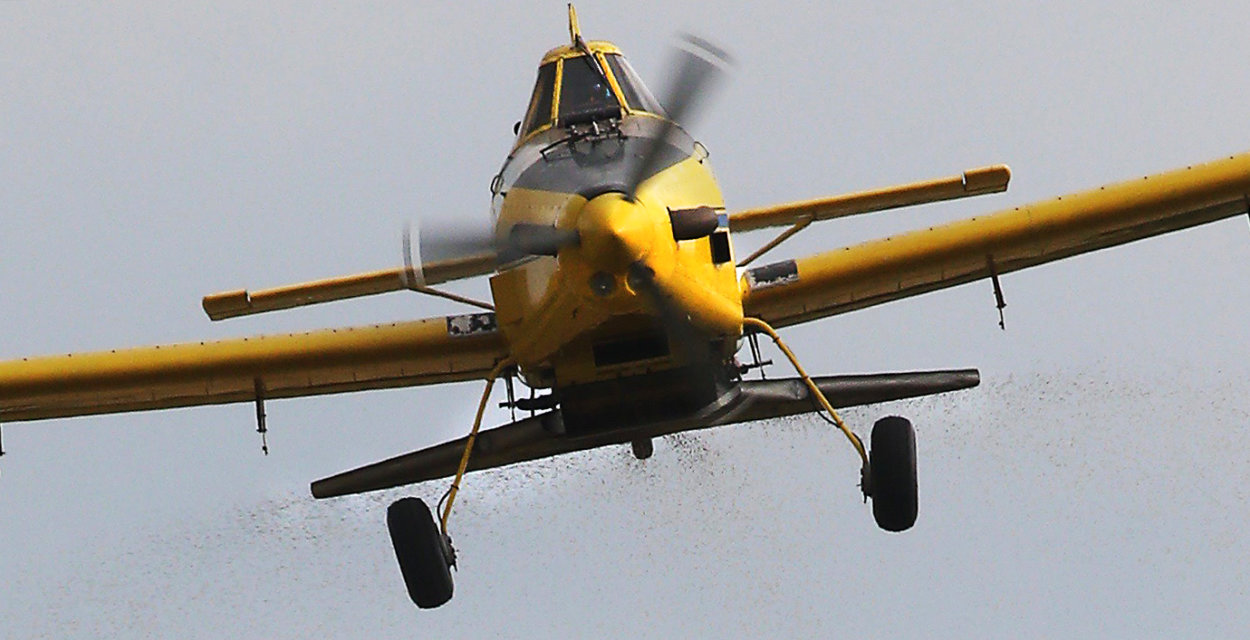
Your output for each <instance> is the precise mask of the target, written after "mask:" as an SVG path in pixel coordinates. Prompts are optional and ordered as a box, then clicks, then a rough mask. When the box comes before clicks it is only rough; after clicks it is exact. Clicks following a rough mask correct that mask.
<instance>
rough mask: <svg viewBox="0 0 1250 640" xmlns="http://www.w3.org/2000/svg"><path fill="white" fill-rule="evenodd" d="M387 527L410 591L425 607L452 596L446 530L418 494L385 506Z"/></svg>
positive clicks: (438, 604) (421, 605)
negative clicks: (444, 537)
mask: <svg viewBox="0 0 1250 640" xmlns="http://www.w3.org/2000/svg"><path fill="white" fill-rule="evenodd" d="M386 527H387V529H390V532H391V544H392V545H394V547H395V558H396V559H397V560H399V571H400V573H402V574H403V576H404V585H405V586H407V587H408V595H409V596H410V597H411V598H412V601H413V602H415V603H416V604H417V606H418V607H421V608H422V609H433V608H434V607H438V606H441V605H442V604H443V603H445V602H447V601H448V600H451V593H452V582H451V560H450V559H449V549H448V548H447V545H446V544H445V543H444V541H443V534H442V532H441V531H439V530H438V525H437V524H436V523H435V522H434V516H433V515H431V514H430V508H429V507H427V506H425V503H424V502H422V501H421V500H420V499H418V498H402V499H400V500H397V501H396V502H395V503H394V504H392V505H391V506H390V508H389V509H387V510H386Z"/></svg>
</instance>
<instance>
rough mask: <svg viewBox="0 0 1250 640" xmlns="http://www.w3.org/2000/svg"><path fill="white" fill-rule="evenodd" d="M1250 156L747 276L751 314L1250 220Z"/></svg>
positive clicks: (888, 292) (800, 308) (786, 314)
mask: <svg viewBox="0 0 1250 640" xmlns="http://www.w3.org/2000/svg"><path fill="white" fill-rule="evenodd" d="M1247 194H1250V153H1247V154H1242V155H1237V156H1230V157H1228V158H1226V159H1223V160H1217V161H1215V162H1210V163H1207V164H1204V165H1195V166H1192V167H1187V168H1185V169H1179V170H1176V171H1171V172H1168V173H1162V174H1157V175H1152V176H1147V177H1144V178H1139V179H1136V180H1130V181H1128V182H1123V183H1119V184H1114V185H1108V186H1104V187H1099V188H1097V189H1092V190H1089V191H1085V192H1081V193H1076V194H1072V195H1067V196H1061V197H1058V198H1054V199H1052V200H1047V201H1043V202H1038V203H1034V204H1032V205H1027V206H1021V207H1016V208H1014V209H1008V210H1005V211H1000V212H998V213H993V214H990V215H987V216H980V217H975V218H969V219H967V220H961V221H958V222H953V223H950V224H946V225H942V226H937V227H931V228H928V229H922V230H919V231H913V232H910V233H904V234H901V235H897V236H892V237H889V238H883V239H880V240H873V241H870V242H864V243H861V244H857V245H852V246H848V247H844V248H841V249H836V250H834V251H829V252H825V253H821V254H817V255H814V256H809V257H806V258H800V259H797V260H786V261H783V262H777V263H773V264H769V265H765V266H762V267H756V268H753V269H747V270H746V271H745V272H744V273H743V274H742V283H741V285H742V291H743V306H744V311H745V314H746V315H748V316H752V317H758V318H762V319H764V320H766V321H767V322H769V323H771V324H773V325H774V326H786V325H792V324H797V323H800V322H806V321H808V320H814V319H817V318H822V317H826V316H831V315H836V314H840V313H846V312H848V311H853V310H855V309H862V308H864V307H869V306H873V305H877V304H881V303H884V302H889V301H891V300H900V299H903V298H908V297H911V296H916V295H920V294H922V293H926V292H929V291H934V290H937V289H943V288H946V287H952V286H955V285H959V284H963V283H966V282H971V281H973V280H978V279H981V278H989V277H995V276H997V275H998V274H1002V273H1007V272H1009V271H1016V270H1019V269H1024V268H1026V267H1031V266H1035V265H1039V264H1043V263H1046V262H1052V261H1054V260H1060V259H1063V258H1067V257H1070V256H1074V255H1078V254H1081V253H1086V252H1089V251H1096V250H1099V249H1105V248H1108V247H1113V246H1116V245H1120V244H1124V243H1127V242H1132V241H1134V240H1140V239H1143V238H1149V237H1152V236H1157V235H1161V234H1164V233H1169V232H1172V231H1178V230H1181V229H1187V228H1189V227H1193V226H1197V225H1201V224H1206V223H1209V222H1214V221H1216V220H1222V219H1224V218H1230V217H1233V216H1240V215H1246V214H1247V213H1248V212H1250V205H1248V200H1247Z"/></svg>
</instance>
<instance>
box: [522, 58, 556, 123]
mask: <svg viewBox="0 0 1250 640" xmlns="http://www.w3.org/2000/svg"><path fill="white" fill-rule="evenodd" d="M555 87H556V63H554V62H548V63H547V64H544V65H543V66H541V67H539V68H538V80H537V82H535V83H534V94H533V95H531V96H530V106H529V111H527V112H526V113H525V121H524V123H523V124H522V125H521V137H522V138H524V137H525V136H528V135H529V134H531V133H533V132H535V131H537V130H538V129H540V128H542V127H543V126H546V125H548V124H550V123H551V98H552V95H553V94H554V93H555Z"/></svg>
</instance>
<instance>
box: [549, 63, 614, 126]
mask: <svg viewBox="0 0 1250 640" xmlns="http://www.w3.org/2000/svg"><path fill="white" fill-rule="evenodd" d="M559 111H560V114H559V121H560V124H561V125H567V124H577V123H582V122H590V121H592V120H598V119H600V118H609V117H611V118H619V117H620V115H621V103H620V101H618V100H617V99H616V95H615V94H614V93H612V87H611V86H609V85H608V83H607V80H605V79H604V78H603V76H602V75H600V74H599V70H598V68H597V67H596V66H595V63H594V62H593V61H592V60H591V59H590V58H587V57H586V56H580V57H577V58H567V59H565V61H564V76H563V77H562V78H561V79H560V105H559Z"/></svg>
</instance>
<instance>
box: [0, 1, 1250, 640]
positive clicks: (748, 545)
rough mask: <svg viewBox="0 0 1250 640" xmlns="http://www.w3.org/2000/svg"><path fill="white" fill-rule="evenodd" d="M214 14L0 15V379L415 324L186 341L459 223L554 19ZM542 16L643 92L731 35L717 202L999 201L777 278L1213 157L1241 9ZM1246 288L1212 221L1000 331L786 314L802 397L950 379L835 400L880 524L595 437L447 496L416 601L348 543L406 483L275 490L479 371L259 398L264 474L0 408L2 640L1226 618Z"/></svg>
mask: <svg viewBox="0 0 1250 640" xmlns="http://www.w3.org/2000/svg"><path fill="white" fill-rule="evenodd" d="M500 4H507V5H509V6H499V5H500ZM674 4H680V6H671V5H674ZM254 5H255V3H235V2H214V3H205V4H201V5H188V4H186V3H177V6H176V7H174V6H173V5H168V6H166V5H155V4H154V5H150V6H144V5H137V6H135V5H123V4H122V3H109V4H108V5H107V6H101V7H93V8H90V9H83V8H80V7H76V6H67V5H61V6H56V5H48V4H41V3H0V61H2V63H0V91H3V94H4V96H5V98H4V99H3V100H2V101H0V142H2V144H0V212H3V216H4V217H3V219H4V221H5V225H4V233H3V234H0V256H3V259H0V294H2V295H0V326H2V327H3V331H2V332H0V357H6V358H7V357H19V356H23V355H31V354H37V353H49V352H65V351H72V350H90V349H100V348H109V347H115V346H124V345H134V344H147V343H156V342H169V341H183V340H191V339H201V338H204V337H217V336H228V335H238V334H246V333H258V332H270V331H287V330H292V329H299V328H308V327H321V326H331V325H341V324H362V323H369V322H375V321H383V320H392V319H402V318H412V317H419V316H427V315H436V314H442V313H446V312H449V311H452V310H453V309H455V307H453V306H448V305H445V304H443V303H442V302H439V301H436V300H430V299H423V298H417V297H414V296H407V295H398V294H397V295H395V296H392V297H384V298H379V299H375V300H368V301H359V302H350V303H341V304H337V305H327V306H324V307H321V308H316V309H309V310H303V311H297V312H290V313H285V314H275V315H271V316H264V317H257V318H248V319H240V320H237V321H232V322H229V323H224V324H219V325H218V324H210V323H209V322H208V321H207V319H206V318H204V317H203V314H202V311H201V310H200V308H199V298H200V296H202V295H203V294H205V293H208V292H212V291H218V290H222V289H228V288H234V287H238V286H252V287H260V286H268V285H275V284H282V283H287V282H294V281H299V280H304V279H309V278H316V277H322V276H329V275H337V274H342V273H350V272H355V271H361V270H367V269H373V268H380V267H385V266H391V265H393V264H396V263H397V262H398V259H399V248H398V245H399V240H398V237H399V229H400V227H401V225H402V223H403V221H404V220H406V219H412V218H416V217H420V218H421V219H422V221H423V222H424V223H426V224H430V223H431V222H433V221H437V220H438V219H440V218H441V219H449V218H455V217H464V216H482V217H485V216H486V212H487V206H488V197H487V196H488V193H487V187H488V183H489V181H490V177H491V175H493V174H494V173H495V171H496V170H497V169H498V167H499V164H500V163H501V161H502V159H503V156H504V154H505V153H506V151H507V148H508V146H509V144H510V142H511V126H512V123H513V122H514V121H515V120H517V119H518V118H519V117H520V116H521V111H522V110H523V108H524V104H525V100H526V99H527V97H528V95H529V90H530V86H531V83H532V80H533V74H534V69H535V64H536V63H537V61H538V59H539V57H540V56H541V55H542V53H543V52H544V51H546V50H547V49H548V48H550V47H552V46H555V45H558V44H560V43H562V42H564V41H565V40H566V39H567V32H566V25H565V17H564V5H563V3H557V2H551V3H538V4H529V3H526V4H525V6H520V5H521V3H479V2H465V3H458V4H457V6H455V7H454V8H453V7H452V6H451V5H449V4H447V3H373V4H367V5H359V6H358V5H355V4H345V3H329V2H327V3H298V4H296V3H289V4H272V5H266V6H265V7H261V8H258V7H256V6H254ZM513 5H515V6H513ZM578 8H579V11H580V14H581V19H582V26H583V31H584V33H585V34H586V35H587V36H588V37H590V38H595V39H599V38H602V39H608V40H612V41H614V42H616V43H617V44H618V45H620V46H621V47H622V48H624V49H625V52H626V54H627V55H629V56H630V57H631V58H632V60H633V62H634V66H635V67H637V68H638V69H639V71H640V72H641V73H642V74H643V76H644V77H645V78H647V79H649V82H650V84H651V85H652V87H653V88H657V89H658V88H659V87H662V86H663V78H664V72H663V69H662V68H661V66H662V62H663V60H664V55H663V54H664V51H665V47H666V45H667V43H668V42H669V41H670V39H671V36H672V34H673V33H674V32H675V31H677V30H689V31H693V32H696V33H699V34H701V35H704V36H706V37H708V38H710V39H712V40H714V41H716V42H718V43H721V44H722V45H723V46H725V47H726V48H728V49H729V50H731V51H732V53H733V54H734V55H735V57H736V58H737V59H738V61H739V65H738V69H737V72H736V73H735V75H734V77H733V79H732V81H731V82H730V83H729V84H728V85H727V86H726V87H724V90H723V91H722V92H721V95H720V99H719V101H718V103H717V105H716V107H715V108H713V109H712V110H710V113H709V114H708V116H707V118H705V119H704V120H703V121H702V122H700V123H698V124H697V125H696V126H694V127H692V129H693V133H694V134H695V135H696V137H698V138H699V139H701V140H703V141H704V142H705V143H706V145H707V146H708V147H709V149H710V150H711V152H712V162H713V165H714V167H715V168H716V171H717V175H718V178H719V180H720V181H721V184H722V187H723V189H724V192H725V196H726V201H727V203H728V205H729V206H730V208H731V209H733V208H739V207H747V206H754V205H762V204H767V203H773V202H778V201H784V200H790V199H798V198H809V197H815V196H820V195H827V194H833V193H839V192H844V191H849V190H855V189H862V188H869V187H875V186H881V185H885V184H890V183H895V182H903V181H909V180H915V179H923V178H929V177H935V176H939V175H947V174H950V173H954V172H957V171H959V170H961V169H964V168H968V167H972V166H979V165H983V164H989V163H993V162H1006V163H1009V164H1010V165H1011V166H1012V168H1013V171H1014V176H1015V177H1014V180H1013V183H1012V187H1011V190H1010V192H1009V193H1008V194H1006V195H998V196H989V197H984V198H980V199H976V200H973V201H967V202H960V203H952V204H947V205H941V206H932V207H926V208H919V209H914V210H908V211H903V212H894V213H886V214H880V215H877V216H872V217H869V218H867V219H863V220H855V221H846V222H842V223H837V222H834V223H828V224H825V225H823V226H820V227H819V228H813V229H810V230H808V231H807V232H805V233H804V234H803V235H802V236H801V237H799V238H798V239H796V240H794V241H792V242H791V243H789V244H787V245H786V246H785V249H784V252H788V253H790V254H792V255H798V254H802V253H808V252H813V251H818V250H827V249H832V248H835V247H838V246H841V245H843V244H845V243H848V242H854V241H856V240H860V239H866V238H870V237H875V236H879V235H882V234H884V233H889V232H894V231H898V230H902V229H907V228H911V227H916V226H921V225H928V224H933V223H935V222H939V221H942V220H947V219H953V218H957V217H962V216H966V215H972V214H975V213H980V212H985V211H990V210H994V209H998V208H1002V207H1006V206H1010V205H1015V204H1020V203H1024V202H1029V201H1032V200H1036V199H1041V198H1045V197H1048V196H1052V195H1057V194H1061V193H1066V192H1070V191H1075V190H1079V189H1083V188H1088V187H1093V186H1097V185H1099V184H1103V183H1107V182H1113V181H1118V180H1123V179H1128V178H1132V177H1136V176H1139V175H1141V174H1143V173H1148V172H1155V171H1161V170H1165V169H1169V168H1174V167H1178V166H1184V165H1186V164H1191V163H1197V162H1201V161H1204V160H1207V159H1212V158H1215V157H1219V156H1222V155H1227V154H1230V153H1235V152H1240V151H1244V150H1246V149H1250V119H1247V118H1246V114H1247V113H1250V88H1248V85H1250V83H1248V81H1247V79H1246V78H1247V73H1246V71H1247V63H1246V62H1245V61H1246V60H1247V59H1248V58H1250V56H1247V54H1246V51H1245V49H1246V46H1245V25H1246V24H1247V23H1248V22H1250V21H1248V20H1247V18H1250V9H1247V8H1246V6H1245V5H1244V3H1239V2H1191V3H1183V4H1182V3H1136V2H1104V3H1084V2H1048V3H1027V4H1025V3H1001V2H944V3H937V4H935V3H923V2H901V3H891V4H890V6H888V7H881V6H879V5H878V4H877V3H824V2H771V3H760V5H759V6H749V7H744V6H742V4H741V3H717V2H700V3H672V2H635V3H606V2H582V3H579V7H578ZM760 240H761V239H758V238H744V239H739V243H738V246H739V250H740V251H741V250H743V248H746V247H749V246H750V245H751V244H753V243H758V242H759V241H760ZM779 255H782V254H779ZM1247 265H1250V229H1248V228H1247V223H1246V221H1245V220H1233V221H1227V222H1223V223H1219V224H1216V225H1212V226H1209V227H1206V228H1202V229H1197V230H1192V231H1188V232H1184V233H1181V234H1177V235H1173V236H1169V237H1165V238H1162V239H1156V240H1152V241H1147V242H1144V243H1138V244H1135V245H1130V246H1128V247H1122V248H1119V249H1114V250H1111V251H1107V252H1103V253H1101V254H1097V255H1092V256H1086V257H1081V258H1077V259H1073V260H1069V261H1066V262H1064V263H1060V264H1055V265H1050V266H1046V267H1041V268H1037V269H1034V270H1031V271H1028V272H1024V273H1019V274H1012V275H1009V276H1007V277H1005V278H1004V281H1003V285H1004V288H1005V290H1006V296H1007V302H1008V304H1009V307H1008V308H1007V327H1008V330H1007V331H1006V332H1001V331H999V330H998V328H997V326H996V323H997V316H996V314H995V312H994V308H993V296H992V294H991V291H990V287H989V285H988V283H976V284H973V285H968V286H965V287H961V288H958V289H955V290H951V291H945V292H940V293H935V294H930V295H927V296H923V297H921V298H919V299H915V300H911V301H906V302H900V303H894V304H890V305H886V306H883V307H879V308H875V309H871V310H866V311H862V312H857V313H855V314H851V315H849V316H846V317H841V318H835V319H831V320H827V321H823V322H818V323H815V324H811V325H808V326H805V327H801V328H795V329H791V330H788V331H787V334H786V335H787V337H788V338H789V339H790V340H791V342H792V344H793V345H794V346H795V347H796V348H797V349H798V351H799V354H800V357H802V358H803V359H804V363H805V364H806V366H807V367H808V368H809V369H810V370H813V371H818V372H842V371H884V370H897V369H907V368H927V367H950V366H979V367H981V368H982V372H983V379H984V381H985V384H984V385H983V386H982V387H981V388H980V389H978V390H974V391H971V392H967V393H963V394H960V395H957V396H951V397H948V398H935V399H929V400H924V401H918V402H911V403H903V404H899V405H896V406H890V407H881V408H873V409H870V410H864V411H855V412H851V413H850V415H849V417H850V418H851V419H852V420H853V421H854V424H855V425H856V426H857V428H858V429H859V430H860V431H861V432H864V433H866V431H867V427H868V425H870V424H871V421H872V420H873V419H875V418H876V417H879V416H880V415H882V414H884V413H886V412H901V413H904V414H906V415H909V416H911V417H913V418H914V420H915V422H916V424H917V427H918V430H919V438H920V450H921V451H920V454H921V461H920V465H921V492H922V493H921V504H922V506H921V516H920V521H919V523H918V524H917V526H916V528H915V529H914V530H912V531H910V532H908V533H906V534H903V535H899V536H892V535H887V534H884V533H881V532H879V531H877V530H876V529H875V526H874V525H873V524H872V519H871V515H870V511H869V509H868V508H867V507H866V506H864V505H862V504H860V502H859V496H858V491H857V489H856V486H855V485H856V482H857V477H856V471H857V469H856V466H855V460H854V457H853V455H852V454H851V452H850V450H849V449H848V448H847V447H846V445H845V443H844V441H842V440H841V439H840V438H838V437H837V436H836V435H835V434H833V433H832V432H831V431H830V430H828V429H826V428H825V427H824V426H823V425H822V424H821V423H819V422H817V421H813V420H792V421H783V422H780V423H771V424H761V425H753V426H750V427H744V428H737V429H730V430H722V431H719V432H715V433H709V434H704V435H700V436H696V437H690V438H683V439H679V440H671V441H666V442H664V443H661V444H660V446H658V447H657V452H656V456H655V458H653V459H652V460H650V461H648V462H647V463H645V464H638V463H635V462H633V461H632V460H631V459H630V458H629V457H628V454H627V453H625V452H624V451H620V450H615V449H613V450H605V451H600V452H595V453H592V454H588V455H580V456H574V457H570V458H566V459H562V460H558V461H553V462H547V463H539V464H534V465H529V466H524V467H518V468H515V469H510V470H504V471H500V472H493V473H488V474H478V475H477V476H474V477H472V478H471V479H470V480H469V481H468V483H467V485H466V490H465V492H464V493H463V494H462V496H463V497H462V499H461V501H460V502H458V503H457V507H458V508H457V514H456V518H455V521H454V522H453V532H454V533H456V536H457V538H456V539H457V543H458V546H459V547H460V548H461V551H462V571H461V572H460V573H459V575H458V581H457V595H456V598H455V599H454V600H453V601H452V603H451V605H450V606H448V607H445V608H444V609H441V610H439V611H437V612H432V613H431V612H424V613H418V612H417V611H416V610H415V609H414V608H413V607H412V606H411V605H410V603H409V602H408V601H407V598H406V596H405V594H404V593H403V590H402V587H401V585H400V580H399V577H398V572H397V571H396V569H395V567H394V566H393V557H392V553H391V551H390V548H389V543H388V542H387V540H386V538H385V532H384V527H383V518H384V510H385V506H386V504H387V503H388V502H389V501H390V500H392V499H394V498H395V497H398V496H400V495H405V494H407V493H415V494H416V495H421V496H426V497H434V496H437V494H438V493H440V492H441V491H442V489H443V485H442V484H440V483H435V484H430V485H428V486H419V487H416V488H413V489H410V490H407V491H395V492H386V493H383V494H380V495H374V496H365V497H357V498H348V499H343V500H338V501H334V502H327V503H314V502H313V501H312V499H311V498H309V497H307V483H308V482H309V481H310V480H313V479H315V478H318V477H322V476H325V475H328V474H330V473H334V472H337V471H339V470H342V469H344V468H348V467H351V466H355V465H358V464H361V463H365V462H370V461H373V460H377V459H381V458H384V457H389V456H391V455H394V454H397V453H400V452H404V451H408V450H412V449H415V448H418V447H421V446H426V445H429V444H432V443H435V442H438V441H442V440H445V439H449V438H453V437H457V436H459V435H462V434H463V433H464V432H465V431H466V430H467V428H468V426H469V423H470V420H471V418H472V415H471V412H472V410H473V403H474V400H475V398H476V396H477V394H478V393H480V387H479V386H478V385H473V384H465V385H456V386H452V387H447V388H439V389H418V390H401V391H394V392H373V393H365V394H356V395H353V396H343V397H331V398H317V399H307V400H298V401H284V402H276V403H272V406H270V408H269V409H270V427H271V431H272V433H271V436H272V437H271V441H270V442H271V446H272V448H273V455H270V456H269V457H268V458H263V457H262V456H261V455H260V451H259V447H260V444H259V442H258V440H257V437H256V435H255V433H254V426H253V424H252V415H251V407H250V406H231V407H212V408H201V409H190V410H179V411H172V412H166V413H154V414H135V415H126V416H113V417H99V418H82V419H74V420H63V421H53V422H47V423H34V424H19V425H11V426H9V427H7V428H5V430H4V444H5V448H6V449H7V450H8V451H9V454H10V455H7V456H5V457H4V458H3V459H0V522H3V525H0V548H2V549H3V553H0V584H2V585H4V586H3V588H2V592H3V597H0V620H3V621H4V623H3V625H0V636H5V637H13V638H24V637H34V636H40V635H48V636H55V637H104V636H110V637H112V636H117V635H122V636H143V635H150V636H153V637H170V636H178V637H223V636H239V635H247V636H251V637H275V638H276V637H308V636H311V635H343V636H347V635H352V636H357V635H361V634H362V633H363V634H364V635H368V636H371V637H411V636H412V634H413V632H414V630H415V631H416V632H417V633H418V634H420V633H421V632H423V631H425V630H426V629H429V635H440V636H448V635H450V636H451V637H475V636H486V635H504V636H539V635H553V636H563V637H578V636H580V637H584V636H587V635H603V636H607V637H625V636H638V635H642V636H658V637H671V636H673V635H682V636H711V637H717V636H720V637H723V636H724V635H729V634H735V635H746V634H747V633H751V632H769V633H770V635H771V634H779V635H789V636H814V635H816V634H818V633H820V634H822V635H825V634H831V633H839V632H841V633H844V634H847V635H857V636H865V637H907V636H928V637H968V636H973V637H986V636H988V637H1056V636H1066V637H1089V636H1093V635H1095V634H1097V635H1111V636H1120V637H1142V636H1147V637H1149V636H1155V637H1178V636H1192V635H1201V636H1203V637H1232V636H1234V635H1240V633H1241V632H1243V630H1244V628H1246V626H1247V623H1248V622H1250V620H1248V619H1247V618H1248V617H1250V614H1248V613H1247V611H1250V610H1248V609H1247V608H1246V607H1245V606H1244V604H1245V601H1246V596H1247V578H1246V577H1245V576H1246V575H1250V565H1248V564H1247V560H1246V554H1245V553H1244V542H1245V534H1244V531H1243V527H1244V525H1245V524H1246V517H1247V515H1246V514H1247V506H1248V500H1250V498H1248V496H1247V494H1246V490H1245V489H1244V487H1245V486H1247V481H1248V480H1250V478H1248V477H1247V475H1248V472H1247V471H1246V469H1245V464H1244V462H1245V459H1246V453H1245V452H1247V451H1250V436H1248V435H1247V434H1246V433H1245V428H1246V423H1247V415H1248V412H1250V399H1247V397H1246V396H1247V393H1246V391H1247V386H1246V383H1245V380H1247V379H1250V375H1248V374H1250V365H1247V364H1246V363H1245V362H1244V352H1245V350H1246V348H1247V340H1246V338H1245V336H1246V334H1247V331H1250V330H1248V329H1247V326H1248V325H1250V305H1248V304H1247V303H1248V302H1250V284H1248V282H1250V278H1248V277H1245V274H1246V273H1247V269H1248V267H1247ZM461 290H463V291H470V292H479V293H481V292H484V291H485V287H484V284H483V283H481V282H477V283H466V284H464V285H463V286H462V287H461ZM773 373H774V374H775V375H782V374H783V371H782V369H781V368H777V369H775V370H774V372H773ZM494 418H495V420H499V419H502V418H503V415H502V414H498V413H497V414H495V415H494Z"/></svg>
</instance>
